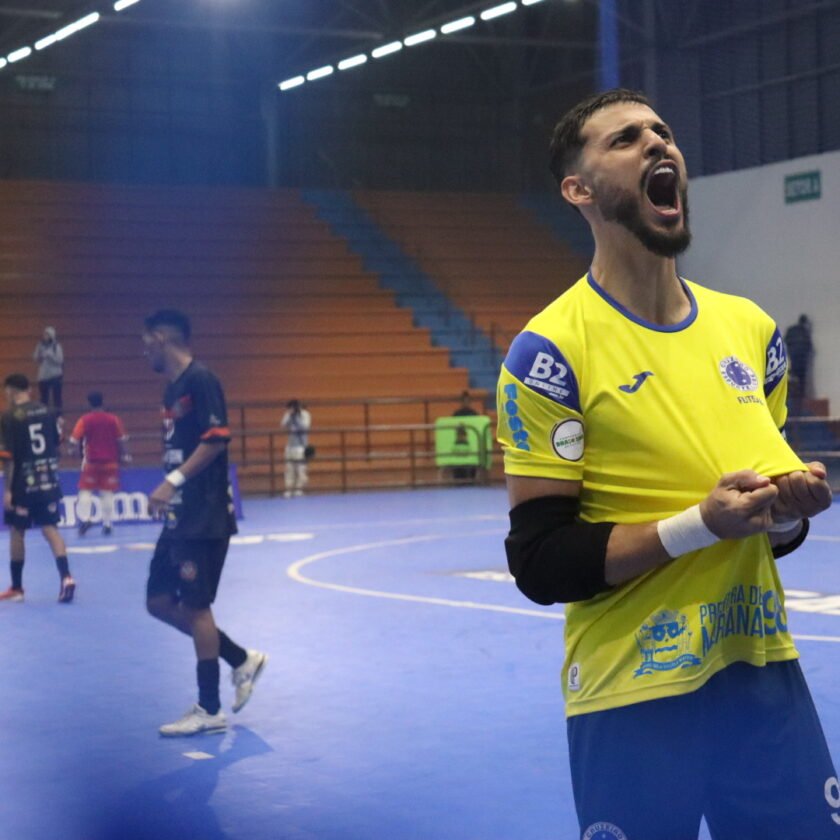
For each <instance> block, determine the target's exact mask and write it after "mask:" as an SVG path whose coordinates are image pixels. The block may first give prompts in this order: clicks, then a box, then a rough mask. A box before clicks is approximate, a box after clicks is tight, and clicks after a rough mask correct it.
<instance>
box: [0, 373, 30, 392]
mask: <svg viewBox="0 0 840 840" xmlns="http://www.w3.org/2000/svg"><path fill="white" fill-rule="evenodd" d="M3 385H4V387H6V388H14V389H15V390H16V391H28V390H29V378H28V377H27V376H26V375H25V374H23V373H10V374H9V375H8V376H7V377H6V378H5V380H3Z"/></svg>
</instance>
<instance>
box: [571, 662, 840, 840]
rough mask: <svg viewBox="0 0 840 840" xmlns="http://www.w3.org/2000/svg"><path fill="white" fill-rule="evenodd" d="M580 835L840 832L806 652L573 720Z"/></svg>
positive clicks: (797, 836) (764, 836)
mask: <svg viewBox="0 0 840 840" xmlns="http://www.w3.org/2000/svg"><path fill="white" fill-rule="evenodd" d="M567 726H568V734H569V755H570V758H571V766H572V786H573V788H574V794H575V805H576V808H577V814H578V820H579V822H580V830H581V837H582V838H586V840H590V838H598V840H601V838H609V840H613V838H627V840H696V838H697V833H698V831H699V828H700V817H701V815H703V816H705V818H706V822H707V823H708V826H709V830H710V832H711V835H712V837H713V838H714V840H753V839H754V838H755V840H757V838H761V840H806V838H807V840H829V838H835V839H836V838H840V824H838V822H840V814H838V811H840V807H838V806H840V790H838V782H837V774H836V773H835V771H834V766H833V764H832V761H831V756H830V755H829V752H828V747H827V746H826V742H825V736H824V735H823V731H822V727H821V726H820V722H819V720H818V718H817V713H816V710H815V709H814V704H813V702H812V700H811V695H810V693H809V691H808V687H807V685H806V684H805V679H804V677H803V676H802V671H801V670H800V668H799V663H798V662H796V661H791V662H774V663H770V664H768V665H766V666H765V667H763V668H757V667H753V666H752V665H747V664H745V663H743V662H739V663H735V664H733V665H730V666H729V667H727V668H724V669H723V670H722V671H720V672H718V673H717V674H715V676H713V677H712V678H711V679H710V680H709V681H708V682H707V683H706V684H705V685H704V686H703V687H702V688H700V689H698V690H697V691H694V692H692V693H690V694H685V695H682V696H679V697H667V698H663V699H661V700H650V701H648V702H645V703H636V704H634V705H632V706H624V707H621V708H618V709H610V710H608V711H604V712H592V713H589V714H583V715H576V716H574V717H571V718H569V720H568V724H567Z"/></svg>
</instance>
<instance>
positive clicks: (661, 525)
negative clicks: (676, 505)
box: [656, 505, 719, 557]
mask: <svg viewBox="0 0 840 840" xmlns="http://www.w3.org/2000/svg"><path fill="white" fill-rule="evenodd" d="M656 530H657V532H658V533H659V539H660V540H661V541H662V545H663V547H664V549H665V551H667V552H668V555H669V556H670V557H680V556H681V555H683V554H688V552H689V551H697V550H698V549H700V548H707V547H708V546H710V545H714V544H715V543H716V542H717V541H718V540H719V537H716V536H715V535H714V534H713V533H712V532H711V531H710V530H709V529H708V528H707V527H706V523H705V522H704V521H703V517H702V516H701V515H700V505H694V506H693V507H690V508H688V510H684V511H683V512H682V513H678V514H677V515H676V516H672V517H670V518H669V519H660V520H659V522H657V523H656Z"/></svg>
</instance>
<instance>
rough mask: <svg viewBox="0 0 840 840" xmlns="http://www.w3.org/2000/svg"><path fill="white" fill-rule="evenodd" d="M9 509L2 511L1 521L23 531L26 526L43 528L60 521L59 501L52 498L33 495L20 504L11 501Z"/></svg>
mask: <svg viewBox="0 0 840 840" xmlns="http://www.w3.org/2000/svg"><path fill="white" fill-rule="evenodd" d="M12 505H13V507H12V509H11V510H4V511H3V522H4V523H5V524H6V525H8V526H9V527H10V528H15V529H17V530H18V531H25V530H26V529H27V528H32V527H33V526H34V527H36V528H45V527H46V526H47V525H58V523H59V522H60V521H61V503H60V502H59V501H56V500H54V499H41V498H38V497H34V498H32V499H27V500H26V502H25V503H24V504H22V505H20V504H16V503H15V502H14V501H13V502H12Z"/></svg>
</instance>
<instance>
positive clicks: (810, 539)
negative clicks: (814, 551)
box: [805, 534, 840, 542]
mask: <svg viewBox="0 0 840 840" xmlns="http://www.w3.org/2000/svg"><path fill="white" fill-rule="evenodd" d="M813 541H816V542H840V537H820V536H817V535H816V534H815V535H814V536H813V537H812V536H811V535H810V534H809V535H808V538H807V539H806V540H805V542H813Z"/></svg>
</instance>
